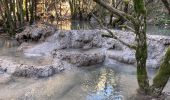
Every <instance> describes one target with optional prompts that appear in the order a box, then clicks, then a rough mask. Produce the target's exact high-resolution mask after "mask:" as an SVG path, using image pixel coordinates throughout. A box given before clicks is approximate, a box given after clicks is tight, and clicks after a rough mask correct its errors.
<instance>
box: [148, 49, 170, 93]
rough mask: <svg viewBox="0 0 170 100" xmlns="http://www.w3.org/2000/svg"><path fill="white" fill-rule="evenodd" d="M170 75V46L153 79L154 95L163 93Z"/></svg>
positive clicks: (152, 88)
mask: <svg viewBox="0 0 170 100" xmlns="http://www.w3.org/2000/svg"><path fill="white" fill-rule="evenodd" d="M169 77H170V47H169V48H168V50H167V52H166V54H165V57H164V60H163V62H162V64H161V66H160V68H159V70H158V72H157V74H156V76H155V77H154V79H153V85H152V87H151V90H152V95H153V96H159V95H161V93H162V91H163V89H164V87H165V85H166V84H167V82H168V80H169Z"/></svg>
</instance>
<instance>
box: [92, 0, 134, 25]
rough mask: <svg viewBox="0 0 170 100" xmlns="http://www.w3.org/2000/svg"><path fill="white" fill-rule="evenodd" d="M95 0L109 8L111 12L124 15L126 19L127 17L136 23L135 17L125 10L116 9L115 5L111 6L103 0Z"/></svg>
mask: <svg viewBox="0 0 170 100" xmlns="http://www.w3.org/2000/svg"><path fill="white" fill-rule="evenodd" d="M93 1H94V2H96V3H98V4H99V5H101V6H102V7H104V8H105V9H107V10H109V11H110V12H111V13H113V14H115V15H117V16H119V17H122V18H124V19H127V20H129V21H131V22H132V23H133V24H135V23H136V21H135V18H134V17H133V16H131V15H129V14H127V13H125V12H123V11H120V10H118V9H115V8H113V7H111V6H110V5H108V4H106V3H105V2H104V1H103V0H93Z"/></svg>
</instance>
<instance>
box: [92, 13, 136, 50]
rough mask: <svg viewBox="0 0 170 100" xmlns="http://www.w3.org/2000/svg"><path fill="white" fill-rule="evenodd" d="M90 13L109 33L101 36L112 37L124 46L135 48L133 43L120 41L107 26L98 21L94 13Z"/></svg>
mask: <svg viewBox="0 0 170 100" xmlns="http://www.w3.org/2000/svg"><path fill="white" fill-rule="evenodd" d="M92 15H93V17H94V18H95V19H96V20H97V21H98V23H99V24H100V26H101V27H102V28H103V29H104V30H106V31H107V32H108V33H109V35H105V34H103V35H102V36H104V37H109V38H114V39H116V40H118V41H119V42H121V43H122V44H123V45H125V46H127V47H129V48H131V49H136V46H135V45H130V44H128V43H126V42H124V41H122V40H121V39H119V38H118V37H117V36H116V35H115V34H114V33H113V32H112V31H111V30H110V29H108V28H107V27H105V26H104V25H103V23H102V22H101V21H100V19H99V18H97V17H96V16H95V15H94V14H92Z"/></svg>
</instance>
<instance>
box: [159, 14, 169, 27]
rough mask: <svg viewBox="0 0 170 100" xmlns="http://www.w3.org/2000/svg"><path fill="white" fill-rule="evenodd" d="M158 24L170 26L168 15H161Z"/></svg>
mask: <svg viewBox="0 0 170 100" xmlns="http://www.w3.org/2000/svg"><path fill="white" fill-rule="evenodd" d="M156 24H158V25H164V24H169V25H170V16H169V15H168V14H166V13H163V14H161V15H160V16H158V17H157V20H156Z"/></svg>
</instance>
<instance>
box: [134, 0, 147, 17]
mask: <svg viewBox="0 0 170 100" xmlns="http://www.w3.org/2000/svg"><path fill="white" fill-rule="evenodd" d="M133 3H134V10H135V12H136V13H137V14H139V13H141V14H146V7H145V2H144V0H133Z"/></svg>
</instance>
